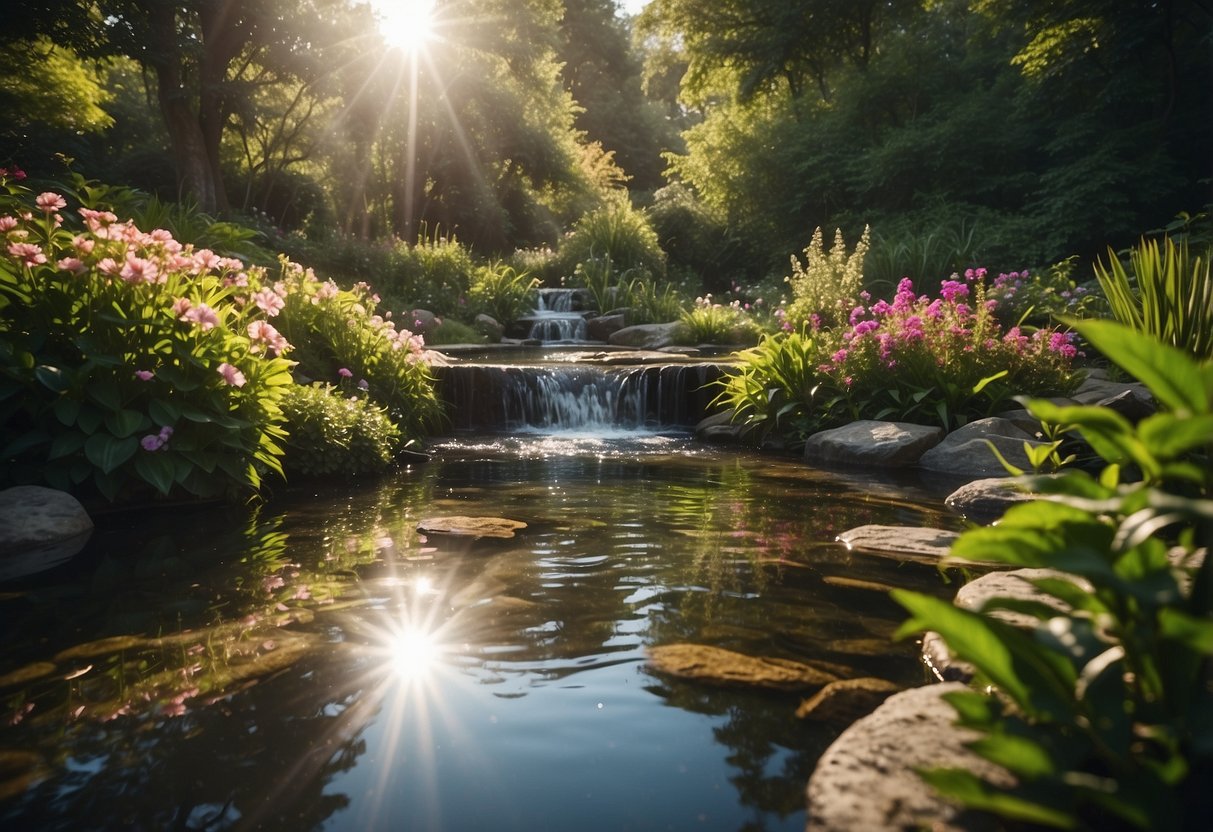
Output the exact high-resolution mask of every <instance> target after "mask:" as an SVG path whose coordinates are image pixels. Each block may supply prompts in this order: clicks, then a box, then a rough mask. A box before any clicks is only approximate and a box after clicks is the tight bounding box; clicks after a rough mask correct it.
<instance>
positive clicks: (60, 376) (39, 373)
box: [34, 364, 72, 393]
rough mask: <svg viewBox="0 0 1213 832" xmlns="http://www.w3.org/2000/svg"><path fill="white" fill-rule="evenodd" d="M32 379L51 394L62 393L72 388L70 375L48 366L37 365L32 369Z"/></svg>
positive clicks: (60, 369)
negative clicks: (36, 380)
mask: <svg viewBox="0 0 1213 832" xmlns="http://www.w3.org/2000/svg"><path fill="white" fill-rule="evenodd" d="M34 378H36V379H38V382H39V383H40V384H41V385H42V386H43V387H45V388H46V389H47V390H50V391H51V392H52V393H62V392H63V391H65V390H68V389H69V388H71V386H72V373H71V372H70V371H67V370H64V369H62V368H60V367H52V366H50V365H48V364H42V365H39V366H38V367H36V368H35V369H34Z"/></svg>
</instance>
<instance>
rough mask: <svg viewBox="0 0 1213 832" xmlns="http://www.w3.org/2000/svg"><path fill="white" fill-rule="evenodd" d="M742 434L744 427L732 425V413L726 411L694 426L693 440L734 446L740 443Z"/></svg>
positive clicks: (702, 420)
mask: <svg viewBox="0 0 1213 832" xmlns="http://www.w3.org/2000/svg"><path fill="white" fill-rule="evenodd" d="M744 433H745V427H744V426H743V425H737V424H734V423H733V413H732V411H728V410H726V411H725V412H723V413H714V414H712V415H711V416H708V417H706V418H704V419H701V420H700V421H699V424H697V425H695V438H696V439H698V440H699V441H701V442H714V443H718V444H722V445H735V444H737V443H739V442H741V439H742V436H743V435H744Z"/></svg>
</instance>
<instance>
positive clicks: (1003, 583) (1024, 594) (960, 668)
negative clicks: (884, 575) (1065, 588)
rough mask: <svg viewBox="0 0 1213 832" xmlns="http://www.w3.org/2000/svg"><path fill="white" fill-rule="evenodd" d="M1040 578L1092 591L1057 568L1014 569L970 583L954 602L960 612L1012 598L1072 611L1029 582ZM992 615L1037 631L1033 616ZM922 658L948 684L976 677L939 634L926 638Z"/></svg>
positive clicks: (1001, 612) (1007, 612) (1061, 612)
mask: <svg viewBox="0 0 1213 832" xmlns="http://www.w3.org/2000/svg"><path fill="white" fill-rule="evenodd" d="M1041 578H1063V579H1065V580H1068V581H1072V582H1073V583H1074V584H1075V585H1077V586H1078V588H1079V589H1081V590H1083V591H1084V592H1092V591H1093V587H1092V586H1091V584H1090V583H1089V582H1087V581H1085V580H1083V579H1082V578H1079V577H1077V576H1075V575H1070V574H1067V573H1065V572H1059V571H1057V570H1055V569H1013V570H1011V571H1009V572H991V573H989V574H987V575H982V576H981V577H979V578H976V579H975V580H972V581H969V583H967V584H965V585H964V586H962V587H961V588H960V589H959V590H958V591H957V593H956V597H955V599H953V602H952V603H954V604H955V605H956V606H958V607H960V608H961V609H966V610H969V611H971V612H980V611H981V610H982V609H984V608H985V605H986V604H987V603H988V602H989V601H991V600H992V599H994V598H1011V599H1014V600H1017V601H1037V602H1039V603H1042V604H1045V605H1046V606H1048V607H1050V608H1052V609H1053V610H1055V611H1056V612H1057V613H1058V614H1059V615H1064V614H1066V613H1067V612H1069V610H1070V608H1069V606H1068V605H1067V604H1064V603H1062V602H1061V601H1060V600H1058V599H1057V598H1054V597H1053V596H1052V595H1047V594H1045V593H1043V592H1041V591H1040V590H1038V589H1037V588H1036V587H1034V586H1032V584H1031V583H1029V581H1034V580H1040V579H1041ZM990 616H991V617H992V618H996V619H998V620H999V621H1002V622H1004V623H1006V624H1010V625H1011V626H1012V627H1020V628H1023V629H1032V628H1035V627H1036V626H1037V623H1038V619H1036V618H1035V617H1034V616H1031V615H1028V614H1027V613H1021V612H1014V611H1012V610H992V611H991V612H990ZM922 657H923V661H924V662H926V664H927V666H928V667H929V668H930V669H931V672H932V673H934V674H935V676H936V677H937V678H939V679H942V680H944V681H948V682H968V681H969V680H970V679H972V678H973V675H974V668H973V666H972V665H971V664H969V663H968V662H964V661H960V660H959V659H957V658H955V657H954V656H953V655H952V654H951V652H950V651H949V650H948V645H947V642H945V641H944V639H943V637H942V636H940V635H939V634H938V633H934V632H928V633H926V634H925V635H924V636H923V639H922Z"/></svg>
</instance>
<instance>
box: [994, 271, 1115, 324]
mask: <svg viewBox="0 0 1213 832" xmlns="http://www.w3.org/2000/svg"><path fill="white" fill-rule="evenodd" d="M1077 262H1078V257H1077V256H1072V257H1068V258H1066V259H1065V260H1062V261H1060V262H1058V263H1054V264H1053V265H1052V266H1050V267H1049V269H1048V270H1047V271H1046V272H1044V273H1043V274H1041V273H1039V272H1031V273H1029V271H1028V270H1027V269H1024V270H1023V271H1019V272H1006V273H1003V274H999V275H998V277H996V278H994V282H993V284H992V285H991V286H990V289H989V292H988V293H987V296H988V297H989V298H990V299H991V300H994V301H997V302H998V310H997V311H998V319H999V320H1000V321H1002V322H1003V323H1004V324H1006V325H1007V326H1016V325H1018V326H1025V325H1028V326H1033V325H1035V326H1049V325H1052V324H1054V323H1056V322H1057V321H1059V320H1061V319H1062V317H1064V316H1069V317H1078V318H1089V317H1092V316H1094V315H1095V314H1096V313H1097V311H1099V310H1100V308H1101V306H1102V304H1101V302H1100V297H1099V293H1098V292H1095V291H1092V289H1093V288H1094V287H1093V286H1092V285H1091V284H1093V283H1094V282H1095V281H1094V279H1092V280H1091V281H1089V282H1088V283H1086V284H1080V283H1078V282H1077V281H1075V280H1074V268H1075V265H1076V264H1077Z"/></svg>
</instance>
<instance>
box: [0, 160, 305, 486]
mask: <svg viewBox="0 0 1213 832" xmlns="http://www.w3.org/2000/svg"><path fill="white" fill-rule="evenodd" d="M0 189H2V190H0V235H3V240H2V241H0V243H2V244H3V246H4V248H3V251H2V252H0V423H2V424H3V433H2V434H0V460H2V462H0V471H3V473H2V474H0V477H3V479H5V480H7V481H10V482H33V481H39V480H43V481H46V482H48V483H50V484H51V485H54V486H56V487H58V488H63V489H65V490H78V488H79V487H82V486H85V485H86V484H87V485H90V486H91V487H92V488H95V489H96V491H97V492H100V494H102V495H103V496H104V497H106V498H107V499H110V500H115V499H118V498H119V497H121V496H125V495H126V493H127V492H128V491H130V490H132V488H136V489H137V488H138V486H139V483H143V484H146V485H148V486H151V487H152V488H154V489H155V490H157V491H159V492H160V493H162V494H168V493H169V492H170V491H171V490H173V488H174V487H178V486H179V487H180V488H182V489H184V490H186V491H188V492H191V493H193V494H197V495H207V496H209V495H214V494H218V493H221V492H223V491H225V490H227V489H229V488H231V487H232V486H236V487H238V488H240V489H244V490H256V489H257V488H258V487H259V485H260V482H261V476H262V474H263V473H264V472H265V471H273V472H278V473H280V472H281V466H280V464H279V459H278V458H279V456H280V455H281V453H282V449H281V444H280V442H281V439H282V436H283V433H282V430H281V428H280V426H279V423H280V422H281V412H280V410H279V407H278V402H279V399H280V396H281V390H282V388H283V387H285V386H286V385H288V384H290V383H291V375H290V362H289V361H287V360H286V358H284V357H283V356H284V354H285V353H286V352H287V351H289V349H290V344H289V343H288V342H287V341H286V339H285V338H283V337H282V336H281V335H280V334H279V333H278V331H277V330H276V329H275V328H274V326H273V325H272V324H271V323H270V322H269V318H270V317H271V316H272V313H271V312H270V311H268V309H267V305H266V304H269V303H270V301H269V300H266V301H264V302H262V301H259V300H255V299H256V298H274V299H275V301H280V298H279V293H278V291H277V290H276V289H274V288H270V287H266V286H265V285H264V274H263V273H262V272H261V271H260V270H257V269H246V268H245V266H244V264H243V263H242V262H241V261H240V260H235V259H231V258H224V257H219V256H217V255H215V254H214V253H212V252H211V251H209V250H207V249H200V250H195V249H194V248H193V247H192V246H183V245H182V244H181V243H179V242H178V241H176V240H175V239H174V238H173V236H172V235H171V234H169V233H168V232H167V231H164V230H162V229H156V230H153V231H150V232H145V231H142V230H141V229H139V228H138V227H137V226H135V225H134V224H133V223H130V222H121V221H119V220H118V218H117V216H115V215H114V214H113V213H110V212H108V211H105V210H99V209H97V208H95V207H92V206H88V205H85V206H82V207H79V208H78V210H77V212H76V213H77V214H78V216H79V217H80V220H81V221H82V223H81V226H80V228H79V231H78V232H73V231H71V230H68V228H67V224H66V221H65V219H64V212H66V211H67V208H68V206H67V201H66V199H65V198H64V197H63V196H62V195H60V194H58V193H55V192H50V191H48V192H45V193H42V194H39V195H38V196H36V197H34V198H33V199H32V200H31V199H30V198H29V197H30V194H29V193H28V191H26V189H25V188H23V187H21V186H18V185H16V184H15V183H13V182H10V181H9V180H8V179H7V178H4V177H0Z"/></svg>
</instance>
